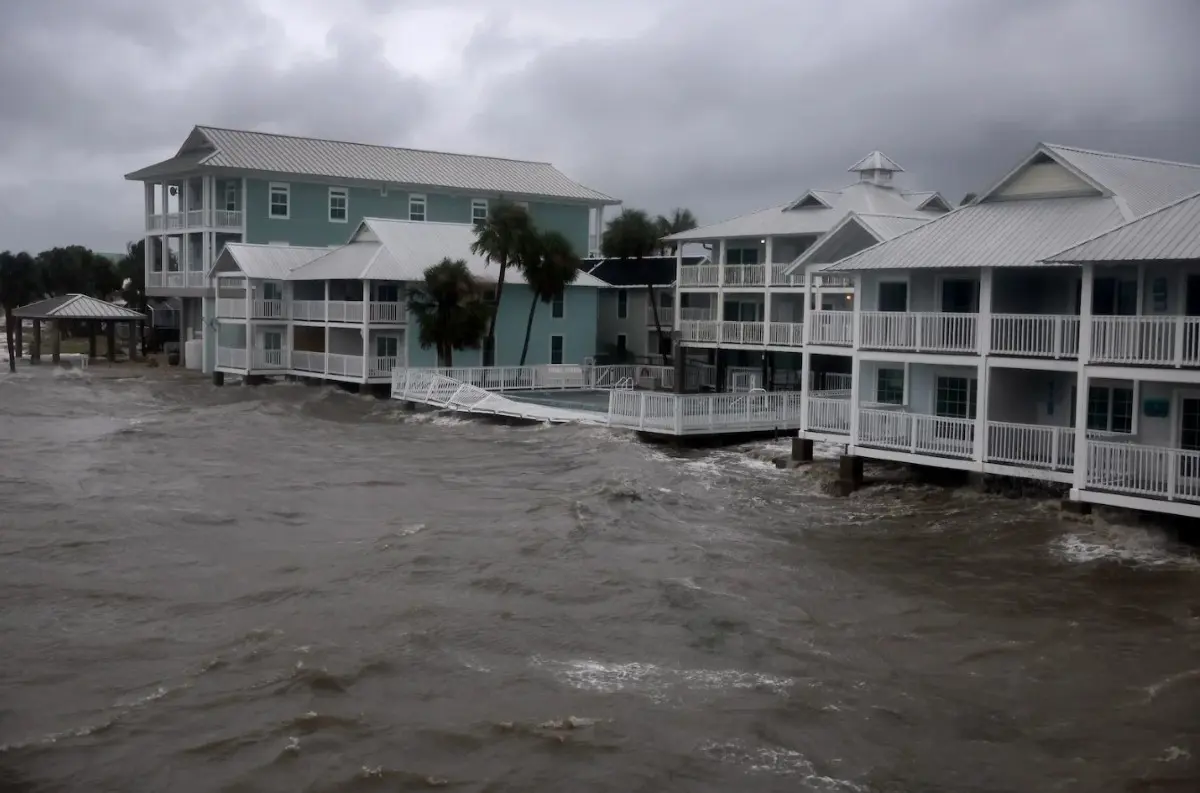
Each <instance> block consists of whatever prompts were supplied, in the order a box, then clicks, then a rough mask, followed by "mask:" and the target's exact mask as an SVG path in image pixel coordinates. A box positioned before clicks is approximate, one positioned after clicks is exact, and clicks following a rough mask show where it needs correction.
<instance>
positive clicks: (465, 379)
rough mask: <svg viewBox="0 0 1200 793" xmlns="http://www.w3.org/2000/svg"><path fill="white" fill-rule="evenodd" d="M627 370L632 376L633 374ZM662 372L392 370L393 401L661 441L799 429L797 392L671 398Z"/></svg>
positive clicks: (601, 369) (568, 368) (646, 369)
mask: <svg viewBox="0 0 1200 793" xmlns="http://www.w3.org/2000/svg"><path fill="white" fill-rule="evenodd" d="M626 370H629V371H631V372H633V373H634V374H635V375H636V379H635V377H634V376H631V375H630V374H629V373H628V372H627V371H626ZM669 372H670V370H669V369H668V368H667V367H619V366H618V367H586V366H533V367H492V368H488V369H482V368H480V369H458V370H454V369H397V370H395V372H394V373H393V376H392V397H393V398H394V399H400V400H404V401H407V402H415V403H418V404H424V405H430V406H433V407H438V408H443V409H447V410H455V411H460V412H463V413H473V414H477V415H488V416H504V417H508V418H515V419H525V420H528V421H548V422H553V423H579V424H596V425H603V426H610V427H618V428H623V429H630V430H634V431H637V432H642V433H646V434H648V435H657V436H664V437H680V436H710V437H715V436H721V435H737V434H742V433H748V432H781V431H794V430H797V429H799V428H800V415H801V396H800V392H798V391H777V392H772V393H765V392H762V391H754V392H742V393H734V394H675V393H670V392H664V391H657V390H649V389H637V388H635V387H634V384H635V382H637V383H639V384H641V383H647V384H650V385H657V386H659V387H662V386H663V385H664V384H665V383H667V382H669V380H670V375H669V374H668V373H669Z"/></svg>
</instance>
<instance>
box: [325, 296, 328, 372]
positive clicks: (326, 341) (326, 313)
mask: <svg viewBox="0 0 1200 793" xmlns="http://www.w3.org/2000/svg"><path fill="white" fill-rule="evenodd" d="M325 374H329V280H328V279H326V280H325Z"/></svg>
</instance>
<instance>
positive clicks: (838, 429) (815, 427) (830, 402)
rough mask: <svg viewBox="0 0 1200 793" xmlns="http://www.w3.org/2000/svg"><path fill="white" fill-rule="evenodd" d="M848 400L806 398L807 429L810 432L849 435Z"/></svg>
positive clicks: (849, 402)
mask: <svg viewBox="0 0 1200 793" xmlns="http://www.w3.org/2000/svg"><path fill="white" fill-rule="evenodd" d="M851 404H852V403H851V401H850V400H849V399H828V398H825V397H813V396H810V397H809V398H808V429H809V430H811V431H812V432H831V433H835V434H838V435H848V434H849V433H850V405H851Z"/></svg>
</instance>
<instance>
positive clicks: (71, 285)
mask: <svg viewBox="0 0 1200 793" xmlns="http://www.w3.org/2000/svg"><path fill="white" fill-rule="evenodd" d="M37 262H38V267H39V268H40V269H41V271H42V282H43V285H44V286H45V288H46V293H47V294H49V295H50V296H51V297H56V296H59V295H70V294H82V295H91V296H92V297H98V298H100V299H102V300H103V299H105V298H108V297H111V296H112V294H113V293H114V292H117V291H118V290H120V288H121V281H120V279H119V278H118V276H117V270H116V267H115V266H114V265H113V262H112V261H110V260H109V259H108V257H106V256H101V255H99V254H97V253H95V252H94V251H92V250H91V249H90V248H85V247H83V246H82V245H68V246H67V247H65V248H51V249H50V250H48V251H42V252H41V253H39V254H38V255H37Z"/></svg>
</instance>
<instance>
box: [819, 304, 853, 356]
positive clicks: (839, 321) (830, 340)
mask: <svg viewBox="0 0 1200 793" xmlns="http://www.w3.org/2000/svg"><path fill="white" fill-rule="evenodd" d="M811 316H812V319H811V320H810V325H809V339H808V341H809V343H810V344H824V345H828V346H832V347H849V346H850V345H851V344H853V343H854V312H853V311H814V312H812V314H811Z"/></svg>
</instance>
